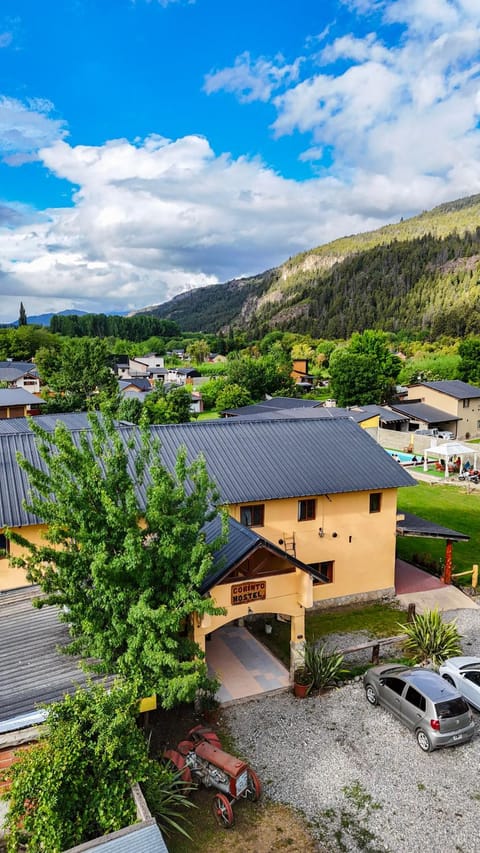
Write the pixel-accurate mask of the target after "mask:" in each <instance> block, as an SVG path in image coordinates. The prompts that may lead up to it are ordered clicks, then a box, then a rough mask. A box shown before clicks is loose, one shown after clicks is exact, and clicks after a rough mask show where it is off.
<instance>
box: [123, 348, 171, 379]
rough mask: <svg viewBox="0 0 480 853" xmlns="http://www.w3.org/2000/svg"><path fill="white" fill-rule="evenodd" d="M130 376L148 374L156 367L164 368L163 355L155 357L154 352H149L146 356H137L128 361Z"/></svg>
mask: <svg viewBox="0 0 480 853" xmlns="http://www.w3.org/2000/svg"><path fill="white" fill-rule="evenodd" d="M129 363H130V375H131V376H132V375H134V374H135V373H148V372H149V371H150V370H154V369H155V368H156V367H165V359H164V358H163V355H157V354H156V353H155V352H149V353H147V355H138V356H135V358H131V359H130V360H129Z"/></svg>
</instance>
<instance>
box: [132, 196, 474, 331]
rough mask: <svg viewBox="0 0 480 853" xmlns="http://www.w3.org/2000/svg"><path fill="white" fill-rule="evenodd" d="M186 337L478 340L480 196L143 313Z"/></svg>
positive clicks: (445, 206)
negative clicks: (388, 335)
mask: <svg viewBox="0 0 480 853" xmlns="http://www.w3.org/2000/svg"><path fill="white" fill-rule="evenodd" d="M145 311H146V312H148V313H151V314H154V315H155V316H157V317H162V318H168V319H171V320H175V321H176V322H177V323H178V325H179V326H180V327H181V328H182V329H183V330H185V331H204V332H217V331H219V330H220V329H222V330H223V331H226V330H227V329H228V328H229V327H234V328H238V329H243V330H245V331H246V332H247V333H248V334H249V336H251V337H252V338H257V337H260V336H262V335H264V334H265V333H266V332H268V331H270V330H271V329H282V330H285V329H288V330H290V331H294V332H303V333H311V334H312V335H314V336H315V337H326V338H338V337H348V336H349V335H351V333H352V332H354V331H363V330H364V329H366V328H381V329H384V330H386V331H389V330H390V331H396V330H402V331H412V332H416V331H420V330H423V331H428V332H429V334H430V335H431V337H436V336H438V335H440V334H450V335H453V336H456V337H457V336H461V335H464V334H466V333H469V332H473V333H475V334H479V333H480V195H475V196H470V197H469V198H466V199H459V200H458V201H454V202H450V203H448V204H442V205H440V206H439V207H436V208H434V209H433V210H431V211H429V212H424V213H422V214H420V215H419V216H416V217H413V218H412V219H408V220H405V221H401V222H399V223H397V224H395V225H387V226H384V227H383V228H380V229H378V230H377V231H371V232H368V233H365V234H358V235H355V236H350V237H343V238H341V239H339V240H335V241H334V242H332V243H328V244H327V245H325V246H320V247H318V248H316V249H312V250H310V251H308V252H303V253H302V254H300V255H297V256H295V257H293V258H290V259H289V260H288V261H286V263H284V264H283V265H282V266H280V267H278V268H276V269H274V270H269V271H268V272H266V273H263V274H261V275H257V276H254V277H252V278H245V279H236V280H233V281H230V282H227V283H226V284H219V285H213V286H210V287H203V288H199V289H196V290H192V291H189V292H188V293H182V294H180V295H179V296H177V297H176V298H175V299H173V300H172V301H170V302H166V303H164V304H162V305H158V306H153V307H152V308H149V309H145Z"/></svg>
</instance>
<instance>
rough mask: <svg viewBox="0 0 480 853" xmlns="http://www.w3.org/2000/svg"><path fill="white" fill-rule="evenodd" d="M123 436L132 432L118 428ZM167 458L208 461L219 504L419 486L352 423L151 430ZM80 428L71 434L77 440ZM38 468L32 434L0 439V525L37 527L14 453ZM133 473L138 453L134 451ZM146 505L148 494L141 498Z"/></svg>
mask: <svg viewBox="0 0 480 853" xmlns="http://www.w3.org/2000/svg"><path fill="white" fill-rule="evenodd" d="M121 431H122V434H123V435H124V436H125V438H128V436H129V435H131V433H132V432H133V433H134V434H137V435H138V430H136V429H135V428H134V427H131V428H127V427H121ZM151 431H152V433H153V435H155V436H157V437H158V438H159V439H160V442H161V456H162V461H163V463H164V464H165V465H166V467H167V468H168V469H169V470H171V471H173V470H174V466H175V462H176V457H177V453H178V450H179V449H180V448H181V447H183V446H185V447H186V448H187V456H188V459H189V460H190V461H193V459H196V458H197V457H198V456H199V455H200V454H203V455H204V456H205V459H206V462H207V469H208V472H209V475H210V477H211V479H212V480H213V481H214V483H215V484H216V485H217V487H218V489H219V492H220V503H224V504H235V503H247V502H249V501H265V500H276V499H282V498H288V497H304V496H307V497H308V496H314V495H323V494H337V493H342V492H357V491H372V490H377V489H396V488H399V487H401V486H412V485H415V480H414V479H413V478H412V477H411V476H410V474H408V473H407V471H405V470H404V469H403V468H402V466H400V465H398V463H397V462H396V461H395V460H394V459H392V458H391V456H389V454H388V453H385V451H384V450H383V448H382V447H380V445H378V444H377V443H376V442H375V441H374V440H373V438H371V437H370V436H369V435H368V434H367V433H366V432H365V430H363V429H361V428H360V427H358V426H357V425H356V424H355V423H354V422H353V421H352V420H351V419H350V418H338V419H332V420H330V419H329V420H323V419H303V420H297V419H293V420H292V419H287V420H267V421H263V420H262V421H244V420H240V419H236V418H232V419H229V418H228V419H226V420H213V421H201V422H199V423H188V424H172V425H167V426H152V427H151ZM79 435H80V431H74V432H72V438H73V440H74V442H75V443H78V442H79ZM17 452H19V453H20V454H21V455H22V456H24V457H25V458H26V459H28V460H29V461H30V462H31V463H32V464H33V465H34V466H35V467H39V466H40V459H39V455H38V451H37V447H36V444H35V441H34V436H33V435H32V434H27V433H21V434H16V433H14V434H11V435H0V527H2V526H4V525H9V526H23V525H26V524H35V523H38V521H39V519H36V518H35V517H33V516H32V515H31V514H30V513H28V512H26V511H25V509H23V501H24V500H25V499H26V498H27V497H28V490H29V487H28V482H27V479H26V476H25V474H24V472H23V471H22V469H21V468H20V467H19V465H18V463H17V459H16V453H17ZM129 453H130V459H131V462H130V464H131V468H132V471H133V469H134V456H135V450H134V449H131V450H129ZM139 500H140V501H141V502H142V503H143V502H144V500H145V495H144V493H140V494H139Z"/></svg>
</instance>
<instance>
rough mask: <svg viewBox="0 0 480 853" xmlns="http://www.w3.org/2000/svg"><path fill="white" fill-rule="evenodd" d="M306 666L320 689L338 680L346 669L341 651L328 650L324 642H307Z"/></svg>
mask: <svg viewBox="0 0 480 853" xmlns="http://www.w3.org/2000/svg"><path fill="white" fill-rule="evenodd" d="M305 666H306V667H307V668H308V670H309V671H310V672H311V674H312V681H313V686H314V687H315V688H316V689H317V690H319V689H321V688H323V687H328V686H329V684H332V683H333V682H334V681H336V680H337V679H338V677H339V675H341V674H342V673H343V672H345V669H344V667H343V655H342V653H341V652H339V651H336V650H332V651H328V650H327V648H326V646H325V644H324V643H318V641H315V640H310V641H309V642H307V643H305Z"/></svg>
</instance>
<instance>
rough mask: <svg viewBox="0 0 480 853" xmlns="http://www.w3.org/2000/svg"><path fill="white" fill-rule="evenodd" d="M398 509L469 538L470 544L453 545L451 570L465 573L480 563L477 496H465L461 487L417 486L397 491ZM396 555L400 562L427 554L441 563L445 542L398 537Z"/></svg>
mask: <svg viewBox="0 0 480 853" xmlns="http://www.w3.org/2000/svg"><path fill="white" fill-rule="evenodd" d="M398 509H399V511H400V512H402V511H404V512H412V513H414V514H415V515H419V516H421V517H422V518H426V519H428V520H429V521H436V522H437V523H438V524H443V525H445V527H450V528H452V529H453V530H458V531H459V532H460V533H465V534H467V536H470V541H469V542H455V543H454V545H453V564H454V571H466V569H471V568H472V565H473V564H474V563H479V562H480V543H479V541H478V540H479V533H480V493H478V492H471V493H470V494H468V493H467V491H466V490H465V488H464V487H463V486H458V487H457V486H451V485H449V486H447V485H444V486H443V485H437V484H435V485H433V486H432V485H431V484H430V483H418V484H417V486H415V488H405V489H400V490H399V493H398ZM397 554H398V556H399V557H401V558H402V559H403V560H412V555H413V554H423V555H430V557H431V558H432V560H436V561H443V559H444V555H445V540H444V539H439V540H435V539H423V538H419V537H409V536H399V537H397ZM466 582H467V583H468V578H467V581H466Z"/></svg>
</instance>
